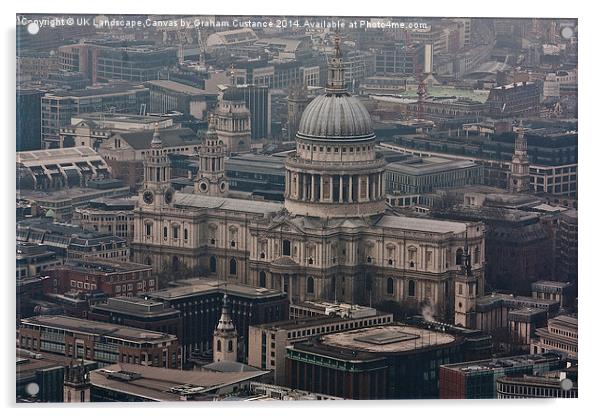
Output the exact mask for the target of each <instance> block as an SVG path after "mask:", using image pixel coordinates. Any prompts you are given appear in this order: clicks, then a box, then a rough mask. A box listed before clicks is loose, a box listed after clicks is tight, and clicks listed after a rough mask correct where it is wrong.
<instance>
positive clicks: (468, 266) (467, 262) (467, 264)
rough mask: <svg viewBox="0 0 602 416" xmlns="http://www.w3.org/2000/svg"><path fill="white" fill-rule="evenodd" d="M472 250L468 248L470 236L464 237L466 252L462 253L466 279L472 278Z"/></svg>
mask: <svg viewBox="0 0 602 416" xmlns="http://www.w3.org/2000/svg"><path fill="white" fill-rule="evenodd" d="M470 257H471V256H470V248H469V247H468V235H467V234H465V236H464V252H463V253H462V271H463V272H464V274H465V276H466V277H471V276H472V261H471V258H470Z"/></svg>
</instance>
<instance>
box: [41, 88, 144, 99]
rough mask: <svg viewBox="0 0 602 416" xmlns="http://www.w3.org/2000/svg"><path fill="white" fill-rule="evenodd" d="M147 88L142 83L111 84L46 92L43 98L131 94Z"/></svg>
mask: <svg viewBox="0 0 602 416" xmlns="http://www.w3.org/2000/svg"><path fill="white" fill-rule="evenodd" d="M145 90H146V91H148V88H144V87H142V86H141V85H110V86H102V87H95V88H86V89H84V90H73V91H55V92H52V93H46V95H45V96H44V97H43V98H55V97H56V98H86V97H96V96H103V95H119V94H129V93H133V92H141V91H145Z"/></svg>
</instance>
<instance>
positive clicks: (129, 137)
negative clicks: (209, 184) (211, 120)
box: [119, 128, 201, 150]
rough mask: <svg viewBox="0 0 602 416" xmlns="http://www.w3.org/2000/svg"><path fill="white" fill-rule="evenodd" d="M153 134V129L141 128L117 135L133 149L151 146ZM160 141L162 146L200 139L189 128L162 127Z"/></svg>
mask: <svg viewBox="0 0 602 416" xmlns="http://www.w3.org/2000/svg"><path fill="white" fill-rule="evenodd" d="M154 134H155V133H154V131H153V130H143V131H136V132H131V133H119V137H120V138H121V140H123V141H125V142H127V144H129V145H130V146H132V147H133V148H134V149H136V150H143V149H149V148H150V147H151V142H152V140H153V136H154ZM160 141H161V144H162V146H163V147H175V146H187V145H197V144H200V143H201V139H199V138H198V137H197V135H196V134H194V132H193V131H192V130H191V129H189V128H168V129H162V130H161V136H160Z"/></svg>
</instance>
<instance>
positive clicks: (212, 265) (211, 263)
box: [209, 256, 217, 273]
mask: <svg viewBox="0 0 602 416" xmlns="http://www.w3.org/2000/svg"><path fill="white" fill-rule="evenodd" d="M209 271H210V272H211V273H217V259H216V258H215V256H211V258H210V259H209Z"/></svg>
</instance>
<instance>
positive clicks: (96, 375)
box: [90, 363, 266, 402]
mask: <svg viewBox="0 0 602 416" xmlns="http://www.w3.org/2000/svg"><path fill="white" fill-rule="evenodd" d="M265 373H266V372H265V371H243V372H238V373H219V372H213V371H182V370H175V369H171V368H157V367H156V366H155V367H149V366H146V365H132V364H125V363H120V364H116V365H111V366H108V367H104V368H101V369H99V370H96V371H92V372H91V373H90V383H91V388H90V398H91V401H92V402H170V401H174V402H181V401H213V400H218V399H219V398H223V397H225V396H229V395H231V394H233V393H235V392H237V391H240V390H245V389H248V387H249V384H250V383H251V382H253V381H259V380H260V379H261V377H262V376H263V375H264V374H265Z"/></svg>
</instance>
